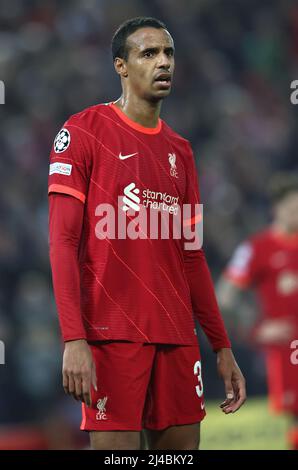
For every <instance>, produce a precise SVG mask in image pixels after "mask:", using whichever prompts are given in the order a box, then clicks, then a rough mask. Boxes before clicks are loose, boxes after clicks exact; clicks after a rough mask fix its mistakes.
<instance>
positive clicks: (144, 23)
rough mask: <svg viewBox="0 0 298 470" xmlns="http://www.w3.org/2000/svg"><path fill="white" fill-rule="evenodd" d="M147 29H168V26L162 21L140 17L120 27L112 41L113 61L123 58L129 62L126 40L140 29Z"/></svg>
mask: <svg viewBox="0 0 298 470" xmlns="http://www.w3.org/2000/svg"><path fill="white" fill-rule="evenodd" d="M146 27H151V28H156V29H167V27H166V25H165V24H164V23H163V22H162V21H160V20H157V19H156V18H151V17H149V16H139V17H137V18H131V19H130V20H127V21H125V22H124V23H122V24H121V25H120V26H119V28H118V29H117V31H116V32H115V34H114V36H113V39H112V54H113V60H115V58H116V57H121V59H124V60H127V58H128V53H129V48H128V47H127V42H126V40H127V38H128V36H130V35H131V34H133V33H134V32H135V31H137V30H138V29H140V28H146Z"/></svg>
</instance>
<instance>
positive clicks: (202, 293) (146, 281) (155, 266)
mask: <svg viewBox="0 0 298 470" xmlns="http://www.w3.org/2000/svg"><path fill="white" fill-rule="evenodd" d="M49 195H50V197H49V201H50V258H51V266H52V275H53V285H54V292H55V298H56V303H57V308H58V314H59V320H60V325H61V330H62V335H63V339H64V341H69V340H75V339H80V338H85V339H87V341H88V342H89V344H90V347H91V349H92V353H93V356H94V359H95V361H96V367H97V369H98V370H97V373H98V381H99V387H102V388H99V390H98V393H95V390H94V391H93V396H92V408H91V409H87V408H85V407H84V406H83V409H84V419H83V423H82V429H89V430H90V429H114V430H117V429H119V430H121V429H137V428H139V427H140V426H141V424H140V423H141V420H140V416H139V417H138V418H137V414H135V419H134V420H132V418H129V416H128V415H127V414H126V417H125V413H124V412H123V410H122V411H121V409H122V407H123V406H124V407H127V410H133V409H134V406H135V404H136V403H137V404H139V405H138V406H141V404H142V403H143V402H144V400H145V395H144V393H145V392H146V387H147V385H146V384H147V380H148V379H149V375H150V374H149V375H148V374H142V373H141V371H142V370H143V369H144V368H145V369H146V370H149V369H148V367H149V368H150V367H151V368H152V367H153V368H154V370H155V374H154V381H156V383H160V384H162V385H161V387H164V392H163V393H161V390H160V388H158V386H157V385H154V383H151V382H150V390H151V391H150V393H149V389H148V394H149V395H148V397H149V396H150V397H151V398H148V397H147V398H146V400H147V402H146V410H147V411H146V413H147V414H146V416H147V417H146V416H145V415H144V416H143V418H144V422H145V423H147V425H150V423H151V426H152V428H155V429H161V428H162V427H163V426H164V424H165V423H166V426H169V425H171V422H173V420H174V421H175V423H176V424H187V423H188V422H196V421H200V420H201V419H202V417H203V416H204V414H205V411H204V409H203V408H202V407H203V406H204V405H203V392H202V393H201V395H200V396H198V394H197V390H198V389H197V388H196V387H197V386H198V380H199V383H201V382H200V381H201V372H198V367H197V365H198V364H199V363H200V352H199V348H198V340H197V336H196V332H195V323H194V318H195V317H196V318H197V319H198V321H199V324H200V325H201V327H202V328H203V330H204V332H205V333H206V335H207V336H208V339H209V341H210V343H211V345H212V347H213V349H214V350H218V349H220V348H224V347H227V348H229V347H230V341H229V339H228V337H227V334H226V331H225V328H224V324H223V321H222V318H221V315H220V312H219V309H218V305H217V301H216V298H215V294H214V289H213V285H212V280H211V276H210V272H209V269H208V266H207V263H206V260H205V257H204V253H203V251H202V249H198V248H196V249H195V250H187V249H185V245H184V242H185V240H184V237H182V238H180V239H178V238H173V237H169V238H168V239H161V238H159V237H157V238H150V237H148V236H144V237H139V238H135V239H132V238H129V237H128V236H126V238H121V237H120V238H119V236H118V232H117V234H115V236H105V237H102V234H103V231H104V229H105V227H103V224H102V220H103V212H102V207H103V206H102V205H103V204H106V205H109V208H107V212H108V211H109V210H110V208H111V207H112V209H114V211H115V214H116V216H117V214H118V212H119V211H120V214H121V215H122V216H124V220H125V223H126V226H127V225H128V224H130V223H131V222H132V221H133V217H132V216H131V212H130V209H134V210H135V211H138V210H139V208H140V207H142V208H151V210H157V211H159V212H160V214H161V215H163V214H166V215H167V216H168V217H169V219H174V218H175V217H176V215H177V211H178V212H179V209H180V208H182V206H183V204H190V207H191V210H190V217H189V219H185V220H183V224H184V223H185V225H187V226H189V227H190V228H192V229H194V227H195V224H196V223H197V221H198V220H199V214H198V213H197V211H196V207H195V206H196V205H197V204H199V189H198V181H197V174H196V169H195V162H194V158H193V154H192V150H191V147H190V144H189V142H188V141H187V140H185V139H183V138H182V137H180V136H179V135H178V134H176V133H175V132H174V131H173V130H172V129H170V128H169V127H168V126H167V125H166V124H165V122H163V121H162V120H159V121H158V125H157V127H156V128H145V127H143V126H141V125H139V124H137V123H135V122H134V121H131V120H130V119H129V118H128V117H127V116H126V115H125V114H124V113H123V112H122V111H120V110H119V109H118V108H117V107H116V106H115V105H114V104H113V103H108V104H101V105H96V106H92V107H90V108H87V109H86V110H85V111H82V112H80V113H78V114H76V115H73V116H72V117H71V118H70V119H69V120H68V121H66V123H65V124H64V126H63V128H62V129H61V131H60V132H59V133H58V135H57V137H56V139H55V142H54V146H53V149H52V152H51V157H50V176H49ZM146 210H147V209H146ZM109 214H110V213H109ZM105 215H106V214H105ZM109 217H110V215H109ZM117 229H118V227H117V224H116V227H115V230H117ZM123 341H124V343H123ZM91 343H92V344H91ZM123 344H124V346H123ZM145 345H147V346H145ZM170 345H172V351H173V353H172V356H171V358H170V357H169V360H171V361H172V366H171V365H170V364H169V365H168V368H167V367H165V366H164V365H163V366H161V364H164V362H163V361H164V359H163V357H167V356H168V355H167V354H166V351H168V349H167V348H169V347H170ZM178 346H181V347H180V348H179V347H178ZM146 347H147V349H146ZM185 347H186V348H185ZM187 347H188V349H187ZM119 348H122V353H121V354H122V357H123V358H125V357H128V358H129V357H131V355H132V354H134V357H135V360H134V367H133V368H130V369H129V367H130V366H129V364H127V367H128V369H127V375H126V378H127V381H128V382H127V383H126V382H125V380H123V381H122V380H121V374H120V373H118V372H117V371H118V369H117V367H116V366H117V364H118V367H119V360H117V358H118V359H119V358H120V355H119ZM123 348H124V349H123ZM164 348H165V349H164ZM136 350H138V351H139V353H138V354H136ZM107 351H108V353H107ZM185 351H187V352H185ZM153 359H154V361H153ZM113 364H114V365H115V367H113ZM150 364H151V365H150ZM174 364H176V366H177V371H179V370H180V371H182V370H183V364H184V370H185V373H184V374H182V373H181V374H180V375H179V374H178V375H176V376H175V379H174V377H172V381H171V384H170V383H168V382H167V381H168V380H169V377H170V375H171V371H172V372H173V370H172V368H173V365H174ZM109 367H110V369H109ZM171 367H172V368H171ZM107 368H108V369H109V370H110V372H109V374H110V375H109V377H107ZM140 373H141V376H142V377H143V379H142V380H143V385H142V386H141V388H140V384H138V380H139V379H138V377H139V374H140ZM124 376H125V374H124ZM152 377H153V376H152ZM152 377H151V379H152ZM179 380H180V382H179ZM128 385H129V389H130V391H131V392H132V393H130V394H128V395H129V396H127V397H126V396H125V394H127V393H128V392H127V386H128ZM117 387H118V392H117V391H115V390H114V389H116V388H117ZM157 389H158V395H159V399H161V400H162V401H161V402H160V404H159V406H157V403H156V400H157V395H156V391H157ZM183 389H184V390H185V396H187V397H188V398H187V400H184V399H182V397H180V398H178V397H176V399H174V397H175V390H177V392H178V391H179V390H181V393H182V390H183ZM116 392H117V393H118V394H119V393H120V394H122V392H123V394H124V395H123V396H122V400H121V403H120V402H118V403H117V406H116V407H115V401H113V400H112V399H111V397H112V396H114V397H115V393H116ZM126 392H127V393H126ZM117 393H116V395H117ZM173 393H174V396H172V394H173ZM179 393H180V392H179ZM105 397H106V398H105ZM150 399H151V400H152V402H153V403H154V407H153V408H154V410H155V412H156V413H155V414H154V413H153V411H154V410H153V409H151V408H150V404H149V405H148V400H150ZM102 400H103V401H102ZM167 400H168V406H166V402H167ZM175 400H176V401H175ZM181 400H182V401H183V403H184V405H185V406H184V409H182V408H181V410H180V415H179V413H178V408H179V406H178V405H179V404H180V405H181V403H182V401H181ZM105 403H106V404H107V406H108V405H109V406H111V407H112V409H113V413H112V414H111V413H110V414H109V418H108V422H106V420H105V419H98V420H97V419H96V416H99V415H98V414H97V413H99V411H100V410H101V407H103V408H106V407H105ZM144 406H145V405H144ZM148 406H149V408H148ZM161 406H164V410H165V413H164V414H163V413H161V411H160V407H161ZM116 408H117V410H118V412H117V411H116ZM150 409H151V411H148V410H150ZM107 410H108V409H107ZM102 411H103V410H102ZM128 413H129V415H130V416H131V412H128ZM144 413H145V411H144ZM106 416H108V414H106ZM132 421H133V422H132ZM92 423H93V424H92ZM94 423H95V424H94Z"/></svg>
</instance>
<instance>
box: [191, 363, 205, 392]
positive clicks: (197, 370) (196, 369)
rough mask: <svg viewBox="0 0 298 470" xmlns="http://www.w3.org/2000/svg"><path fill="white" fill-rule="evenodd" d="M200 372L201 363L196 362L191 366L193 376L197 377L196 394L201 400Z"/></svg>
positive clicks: (201, 384)
mask: <svg viewBox="0 0 298 470" xmlns="http://www.w3.org/2000/svg"><path fill="white" fill-rule="evenodd" d="M201 370H202V366H201V361H197V362H196V363H195V365H194V366H193V372H194V374H195V375H197V376H198V382H199V385H197V386H196V392H197V395H198V397H199V398H201V396H202V395H203V390H204V387H203V380H202V372H201Z"/></svg>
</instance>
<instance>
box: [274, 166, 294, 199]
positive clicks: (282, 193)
mask: <svg viewBox="0 0 298 470" xmlns="http://www.w3.org/2000/svg"><path fill="white" fill-rule="evenodd" d="M292 192H298V173H290V172H279V173H275V175H273V176H272V178H271V180H270V181H269V187H268V193H269V197H270V199H271V202H272V204H276V203H278V202H280V201H281V200H282V199H283V198H284V197H286V196H287V195H288V194H289V193H292Z"/></svg>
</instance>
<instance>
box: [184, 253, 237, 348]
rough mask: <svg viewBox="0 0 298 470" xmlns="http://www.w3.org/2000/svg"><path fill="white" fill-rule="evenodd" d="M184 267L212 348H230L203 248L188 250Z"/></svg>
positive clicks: (193, 301) (193, 299)
mask: <svg viewBox="0 0 298 470" xmlns="http://www.w3.org/2000/svg"><path fill="white" fill-rule="evenodd" d="M184 267H185V273H186V277H187V281H188V285H189V288H190V294H191V301H192V306H193V311H194V314H195V316H196V318H197V319H198V322H199V324H200V326H201V327H202V329H203V330H204V332H205V334H206V336H207V337H208V340H209V342H210V344H211V345H212V348H213V349H214V351H218V350H219V349H222V348H230V347H231V343H230V341H229V338H228V335H227V333H226V329H225V326H224V322H223V319H222V316H221V314H220V311H219V308H218V304H217V301H216V297H215V292H214V287H213V282H212V279H211V275H210V271H209V268H208V266H207V262H206V259H205V255H204V252H203V251H202V250H193V251H186V252H185V256H184Z"/></svg>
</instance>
